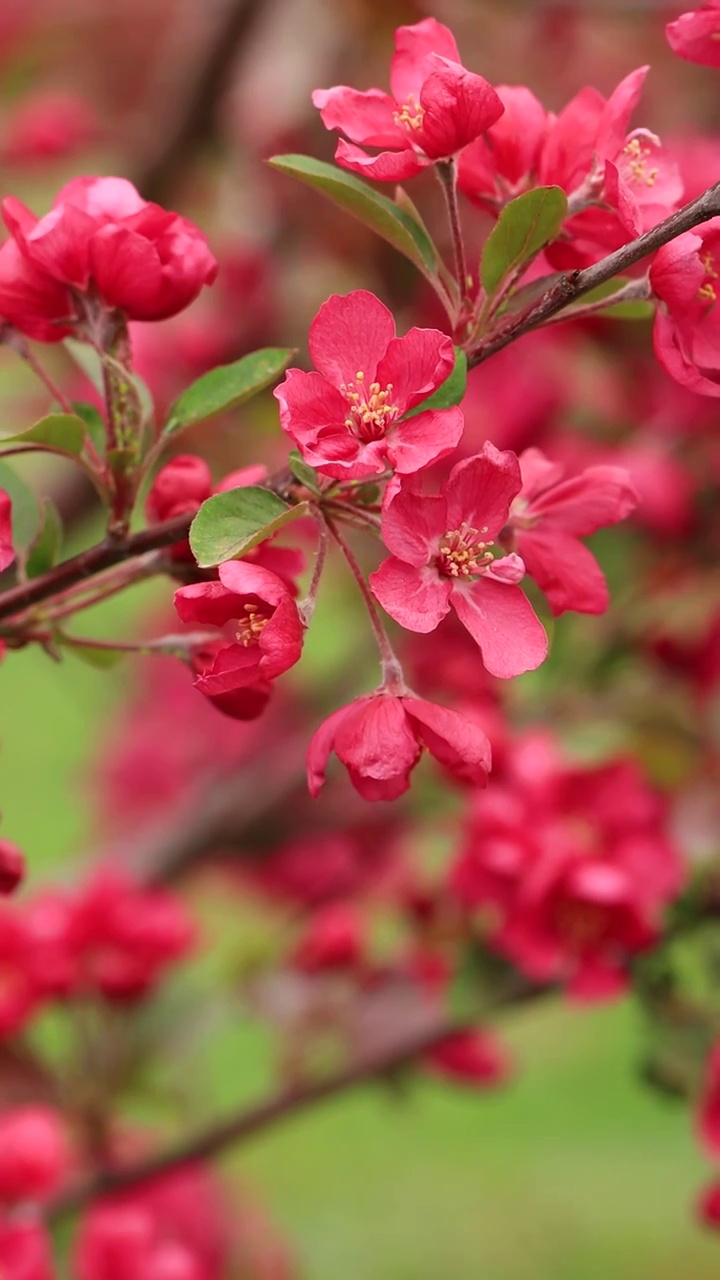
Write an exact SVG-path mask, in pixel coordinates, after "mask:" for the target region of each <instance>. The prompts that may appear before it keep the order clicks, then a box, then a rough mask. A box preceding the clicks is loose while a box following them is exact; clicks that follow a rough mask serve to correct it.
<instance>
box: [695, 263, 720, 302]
mask: <svg viewBox="0 0 720 1280" xmlns="http://www.w3.org/2000/svg"><path fill="white" fill-rule="evenodd" d="M700 261H701V263H702V265H703V266H704V268H705V280H704V281H703V284H702V285H701V286H700V288H699V289H698V298H700V301H701V302H709V303H710V304H711V305H712V303H713V302H717V280H718V278H719V277H718V272H717V271H716V269H715V259H714V257H713V255H712V254H711V253H710V252H709V251H708V252H707V253H703V254H701V255H700Z"/></svg>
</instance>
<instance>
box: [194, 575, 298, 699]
mask: <svg viewBox="0 0 720 1280" xmlns="http://www.w3.org/2000/svg"><path fill="white" fill-rule="evenodd" d="M218 576H219V581H218V582H196V583H193V584H192V585H191V586H188V587H180V589H179V590H178V591H176V592H175V608H176V609H177V612H178V615H179V617H180V618H181V619H182V621H183V622H192V623H200V625H201V626H210V627H220V628H225V627H228V626H229V625H230V624H233V627H232V637H233V638H232V640H230V642H229V643H228V642H226V643H223V642H218V644H217V646H215V648H214V651H213V652H212V653H211V655H210V657H209V660H208V661H207V662H205V661H204V660H202V658H201V660H200V671H199V674H198V676H197V679H196V680H195V687H196V688H197V689H199V690H200V692H201V693H204V694H205V696H206V697H208V698H211V699H212V701H213V702H214V703H215V705H216V706H217V707H218V709H219V710H221V711H225V712H226V713H227V714H228V715H234V716H238V717H239V718H240V719H245V718H252V717H253V716H254V715H257V714H259V713H260V711H261V710H262V709H263V706H264V704H265V702H266V701H267V697H268V696H269V692H270V684H269V682H270V681H271V680H275V679H276V678H277V676H279V675H282V673H283V672H284V671H287V670H288V668H289V667H292V666H294V665H295V663H296V662H297V661H298V660H299V658H300V654H301V652H302V644H303V636H304V627H303V622H302V619H301V617H300V614H299V613H298V608H297V605H296V604H295V601H294V600H293V597H292V594H291V592H290V590H289V588H288V586H287V583H285V582H284V581H283V580H282V579H281V578H279V577H278V576H277V574H275V573H271V572H270V570H269V569H264V568H261V567H260V566H259V565H252V564H247V563H245V562H243V561H239V560H229V561H227V562H226V563H225V564H221V565H220V567H219V569H218Z"/></svg>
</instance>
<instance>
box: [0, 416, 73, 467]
mask: <svg viewBox="0 0 720 1280" xmlns="http://www.w3.org/2000/svg"><path fill="white" fill-rule="evenodd" d="M85 434H86V432H85V423H84V422H83V420H82V418H78V417H76V416H75V415H74V414H72V413H49V414H48V416H47V417H46V418H41V419H40V421H39V422H36V423H34V424H33V426H32V427H28V429H27V431H18V432H17V434H16V435H13V436H3V439H2V442H0V443H3V444H34V445H37V446H38V448H39V449H44V450H45V451H46V452H48V453H61V454H64V455H65V456H66V457H68V458H79V457H80V454H81V453H82V449H83V445H84V443H85Z"/></svg>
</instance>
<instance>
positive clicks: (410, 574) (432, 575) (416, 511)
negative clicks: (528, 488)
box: [370, 443, 547, 678]
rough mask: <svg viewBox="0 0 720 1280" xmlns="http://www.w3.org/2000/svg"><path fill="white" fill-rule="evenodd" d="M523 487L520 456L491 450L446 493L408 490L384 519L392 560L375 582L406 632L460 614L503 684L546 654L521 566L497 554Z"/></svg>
mask: <svg viewBox="0 0 720 1280" xmlns="http://www.w3.org/2000/svg"><path fill="white" fill-rule="evenodd" d="M521 486H522V481H521V478H520V468H519V466H518V460H517V458H516V456H515V454H514V453H511V452H510V451H509V450H505V451H501V450H499V449H496V448H495V446H494V445H492V444H490V443H486V444H485V445H484V447H483V450H482V452H481V453H479V454H477V455H476V456H475V457H473V458H467V459H466V460H465V461H463V462H459V463H458V464H457V466H455V467H453V470H452V471H451V472H450V476H449V478H448V480H447V482H446V484H445V486H444V488H443V490H442V493H441V494H439V495H436V496H428V495H423V494H422V493H420V492H418V491H417V490H416V489H414V488H413V487H411V486H410V485H409V484H408V485H403V486H402V487H401V488H400V489H399V491H398V492H397V493H396V494H395V495H394V496H393V497H392V499H391V501H390V502H389V503H388V505H387V507H386V509H385V511H384V513H383V521H382V537H383V541H384V542H385V545H386V546H387V548H388V550H389V551H391V552H392V555H391V556H390V558H389V559H388V560H385V561H384V562H383V563H382V564H381V566H380V568H379V569H378V570H377V571H376V572H375V573H373V574H371V575H370V585H371V588H372V591H373V594H374V595H375V597H376V598H377V599H378V600H379V601H380V604H381V605H382V607H383V609H384V610H385V611H386V613H389V614H390V617H391V618H394V619H395V621H396V622H399V623H400V626H402V627H406V628H407V629H408V630H409V631H420V632H428V631H434V630H435V628H436V627H437V625H438V623H440V622H441V621H442V619H443V618H444V617H445V616H446V614H447V613H448V612H449V611H450V609H451V608H453V609H454V610H455V612H456V613H457V615H458V618H459V619H460V621H461V622H462V624H463V626H465V627H466V628H467V630H468V631H469V632H470V635H471V636H472V637H473V639H474V640H475V642H476V643H477V645H478V646H479V648H480V652H481V654H482V660H483V662H484V664H485V666H486V668H487V670H488V671H489V672H490V673H491V674H492V675H495V676H502V677H504V678H507V677H510V676H517V675H521V674H522V673H523V672H524V671H532V670H534V668H535V667H539V666H540V663H541V662H543V661H544V659H545V657H546V656H547V636H546V634H545V630H544V628H543V626H542V624H541V623H540V621H539V620H538V618H537V617H536V615H535V613H534V611H533V608H532V606H531V604H530V602H529V600H528V598H527V596H526V595H524V593H523V592H522V591H521V589H520V588H519V587H518V586H517V583H518V582H520V580H521V579H522V577H523V575H524V573H525V566H524V564H523V562H522V560H521V559H520V557H519V556H518V555H516V554H515V553H511V554H510V555H504V556H499V557H497V558H496V557H495V555H494V547H495V540H496V538H497V536H498V534H499V533H500V532H501V530H502V529H503V528H504V526H505V524H506V523H507V519H508V514H509V511H510V504H511V502H512V500H513V499H514V498H515V497H516V496H517V494H518V493H519V492H520V489H521Z"/></svg>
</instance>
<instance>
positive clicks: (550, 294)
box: [468, 182, 720, 368]
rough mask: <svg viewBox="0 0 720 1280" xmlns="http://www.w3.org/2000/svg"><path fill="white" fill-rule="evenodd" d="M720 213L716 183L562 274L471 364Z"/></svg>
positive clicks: (473, 355)
mask: <svg viewBox="0 0 720 1280" xmlns="http://www.w3.org/2000/svg"><path fill="white" fill-rule="evenodd" d="M718 215H720V182H717V183H715V185H714V186H713V187H710V188H709V189H708V190H707V191H705V192H704V193H703V195H701V196H698V198H697V199H696V200H691V201H690V203H689V204H686V205H685V206H684V208H682V209H678V211H677V213H671V214H670V217H669V218H665V219H664V220H663V221H662V222H659V223H658V225H657V226H656V227H653V228H652V229H651V230H650V231H646V232H644V234H643V235H641V236H638V238H637V240H632V241H631V242H630V244H625V245H622V246H621V247H620V248H619V249H616V250H615V251H614V253H611V254H609V255H608V257H607V258H603V259H602V260H601V261H600V262H596V263H594V264H593V266H591V267H586V268H585V269H584V270H582V271H580V270H578V271H569V272H567V273H566V274H565V275H563V276H561V277H560V279H559V280H556V281H555V284H553V285H551V286H550V288H549V289H548V290H547V291H546V292H545V293H544V294H543V295H542V297H541V298H539V299H538V301H537V302H534V303H533V304H532V306H531V307H529V308H528V309H527V310H526V311H524V312H522V313H521V314H520V315H515V316H510V317H508V318H507V319H506V320H505V323H504V324H501V325H500V327H499V328H498V329H496V330H495V332H494V333H490V334H488V336H487V337H486V338H484V339H482V340H481V341H480V342H479V343H478V345H477V346H476V347H475V348H474V349H473V350H471V351H469V352H468V365H469V367H470V368H474V367H475V365H478V364H482V363H483V361H484V360H487V359H489V357H490V356H494V355H495V354H496V352H498V351H502V349H503V347H507V346H509V344H510V343H511V342H516V341H517V339H518V338H521V337H522V336H523V334H525V333H529V332H530V331H531V330H532V329H537V328H538V326H539V325H542V324H544V323H545V321H546V320H549V319H550V318H551V317H552V316H555V315H557V313H558V311H562V310H563V308H564V307H567V306H568V305H569V304H570V303H571V302H575V300H576V299H577V298H580V297H582V295H583V294H585V293H590V291H591V290H592V289H597V288H598V286H599V285H601V284H605V283H606V282H607V281H608V280H612V279H613V277H614V276H617V275H621V274H622V272H623V271H627V270H628V268H629V267H632V266H634V265H635V263H636V262H640V261H641V259H642V258H646V257H648V256H649V254H651V253H655V252H656V250H657V249H660V248H662V246H663V245H664V244H668V242H669V241H670V240H675V239H676V238H677V237H678V236H679V235H682V234H683V232H685V231H691V230H692V228H693V227H697V226H698V225H699V224H700V223H701V222H707V221H708V220H709V219H710V218H715V217H717V216H718Z"/></svg>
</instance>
